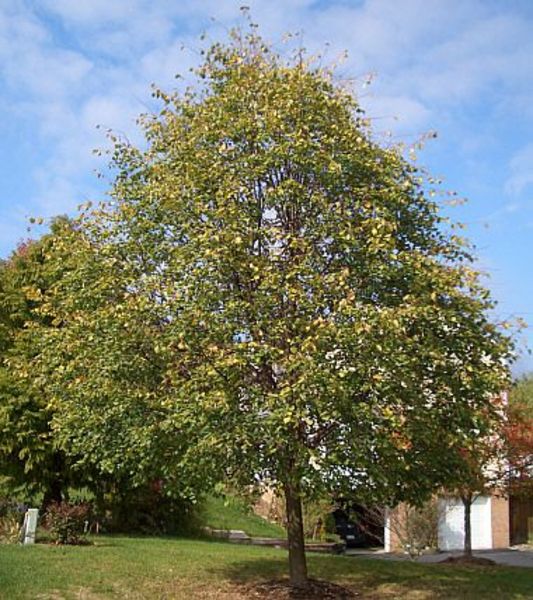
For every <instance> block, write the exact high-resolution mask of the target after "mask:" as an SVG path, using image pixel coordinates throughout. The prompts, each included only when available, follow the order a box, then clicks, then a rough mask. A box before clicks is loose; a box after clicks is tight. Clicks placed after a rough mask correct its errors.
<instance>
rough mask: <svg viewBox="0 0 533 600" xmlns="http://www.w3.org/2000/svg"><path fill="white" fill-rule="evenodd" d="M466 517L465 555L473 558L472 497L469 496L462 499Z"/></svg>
mask: <svg viewBox="0 0 533 600" xmlns="http://www.w3.org/2000/svg"><path fill="white" fill-rule="evenodd" d="M462 501H463V506H464V511H465V517H464V530H465V542H464V554H465V556H472V495H471V494H468V495H466V496H463V497H462Z"/></svg>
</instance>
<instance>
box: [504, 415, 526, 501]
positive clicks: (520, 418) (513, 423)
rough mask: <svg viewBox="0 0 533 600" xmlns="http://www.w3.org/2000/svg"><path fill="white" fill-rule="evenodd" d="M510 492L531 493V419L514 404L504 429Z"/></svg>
mask: <svg viewBox="0 0 533 600" xmlns="http://www.w3.org/2000/svg"><path fill="white" fill-rule="evenodd" d="M505 440H506V445H507V458H508V461H509V471H510V482H509V484H510V485H509V487H510V491H511V492H513V493H530V492H532V491H533V419H532V418H531V417H530V416H529V414H528V411H527V409H526V408H525V407H523V406H521V405H519V404H515V405H513V406H512V407H510V409H509V413H508V421H507V425H506V427H505Z"/></svg>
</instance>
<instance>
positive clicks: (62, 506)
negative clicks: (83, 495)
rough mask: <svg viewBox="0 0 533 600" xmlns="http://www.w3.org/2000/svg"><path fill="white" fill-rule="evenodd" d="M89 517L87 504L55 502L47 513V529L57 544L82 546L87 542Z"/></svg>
mask: <svg viewBox="0 0 533 600" xmlns="http://www.w3.org/2000/svg"><path fill="white" fill-rule="evenodd" d="M88 517H89V507H88V506H87V505H86V504H69V503H68V502H61V503H57V502H54V503H53V504H51V505H50V506H49V507H48V510H47V511H46V527H47V529H48V531H49V533H50V534H51V537H52V540H53V541H54V542H55V543H56V544H81V543H83V542H84V541H85V536H86V531H87V523H88Z"/></svg>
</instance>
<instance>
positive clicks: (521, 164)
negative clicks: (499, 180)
mask: <svg viewBox="0 0 533 600" xmlns="http://www.w3.org/2000/svg"><path fill="white" fill-rule="evenodd" d="M509 171H510V175H509V177H508V178H507V181H506V182H505V191H506V192H507V193H508V194H513V195H517V194H520V193H521V192H523V191H524V189H525V188H526V187H528V186H530V185H532V184H533V143H529V144H527V145H526V146H524V147H523V148H522V149H521V150H519V151H518V152H517V153H516V154H515V155H514V156H513V157H512V158H511V160H510V162H509Z"/></svg>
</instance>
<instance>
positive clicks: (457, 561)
mask: <svg viewBox="0 0 533 600" xmlns="http://www.w3.org/2000/svg"><path fill="white" fill-rule="evenodd" d="M440 563H441V564H448V565H463V566H476V567H495V566H496V563H495V562H494V561H493V560H491V559H490V558H482V557H481V556H449V557H448V558H445V559H444V560H441V561H440Z"/></svg>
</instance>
